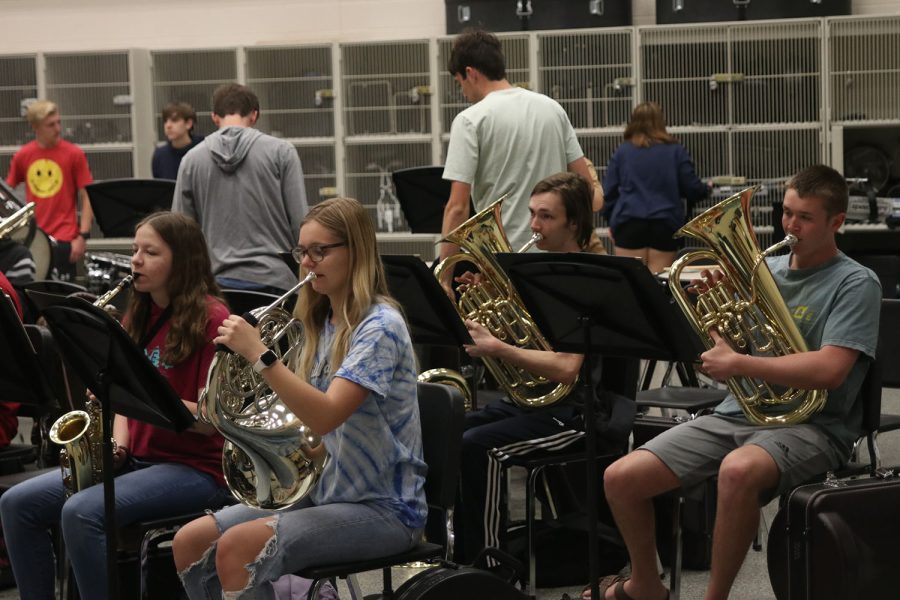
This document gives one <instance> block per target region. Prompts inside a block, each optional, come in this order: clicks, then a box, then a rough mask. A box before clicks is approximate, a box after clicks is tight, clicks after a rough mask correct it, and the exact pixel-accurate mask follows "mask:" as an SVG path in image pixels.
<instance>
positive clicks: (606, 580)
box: [581, 575, 628, 600]
mask: <svg viewBox="0 0 900 600" xmlns="http://www.w3.org/2000/svg"><path fill="white" fill-rule="evenodd" d="M626 581H628V577H623V576H622V575H607V576H605V577H603V578H601V579H600V581H599V582H597V585H598V588H599V589H598V592H599V594H600V598H601V600H602V598H603V596H604V595H606V590H608V589H609V588H611V587H613V586H615V585H616V584H618V583H620V582H621V583H625V582H626ZM590 589H591V584H587V585H586V586H584V589H582V590H581V597H582V598H584V594H585V593H586V592H588V591H589V590H590ZM592 600H593V599H592Z"/></svg>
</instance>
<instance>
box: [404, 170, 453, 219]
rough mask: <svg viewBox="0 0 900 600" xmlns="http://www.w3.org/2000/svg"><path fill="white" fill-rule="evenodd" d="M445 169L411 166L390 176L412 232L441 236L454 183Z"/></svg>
mask: <svg viewBox="0 0 900 600" xmlns="http://www.w3.org/2000/svg"><path fill="white" fill-rule="evenodd" d="M443 177H444V167H412V168H410V169H400V170H399V171H394V172H393V173H391V179H392V180H393V182H394V189H395V190H397V201H398V202H399V203H400V208H401V209H402V210H403V216H404V217H405V218H406V222H407V223H409V228H410V230H411V231H412V232H413V233H440V232H441V225H442V224H443V222H444V206H445V205H446V204H447V200H449V199H450V185H451V182H450V181H448V180H446V179H444V178H443Z"/></svg>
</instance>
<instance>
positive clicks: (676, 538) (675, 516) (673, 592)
mask: <svg viewBox="0 0 900 600" xmlns="http://www.w3.org/2000/svg"><path fill="white" fill-rule="evenodd" d="M683 503H684V496H682V495H681V494H678V495H677V496H676V498H675V501H674V502H673V503H672V551H671V565H670V566H669V569H670V572H669V598H670V600H679V598H680V597H681V505H682V504H683Z"/></svg>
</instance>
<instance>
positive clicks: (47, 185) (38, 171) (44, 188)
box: [27, 158, 62, 198]
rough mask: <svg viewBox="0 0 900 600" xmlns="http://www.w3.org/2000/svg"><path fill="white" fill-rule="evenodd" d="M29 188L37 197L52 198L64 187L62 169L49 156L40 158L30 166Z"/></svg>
mask: <svg viewBox="0 0 900 600" xmlns="http://www.w3.org/2000/svg"><path fill="white" fill-rule="evenodd" d="M27 180H28V189H29V190H31V193H32V194H34V195H35V197H37V198H50V197H51V196H54V195H55V194H57V193H58V192H59V190H60V188H61V187H62V169H60V168H59V165H58V164H56V162H55V161H53V160H50V159H49V158H39V159H37V160H36V161H34V162H33V163H31V166H29V167H28V173H27Z"/></svg>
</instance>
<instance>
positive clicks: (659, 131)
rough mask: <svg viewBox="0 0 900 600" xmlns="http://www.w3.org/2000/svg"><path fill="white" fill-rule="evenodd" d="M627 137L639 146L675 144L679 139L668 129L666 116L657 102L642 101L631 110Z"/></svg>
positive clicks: (626, 128)
mask: <svg viewBox="0 0 900 600" xmlns="http://www.w3.org/2000/svg"><path fill="white" fill-rule="evenodd" d="M625 139H626V140H628V141H630V142H631V143H632V144H634V145H635V146H637V147H638V148H649V147H650V145H651V144H673V143H675V142H676V141H677V140H676V139H675V138H674V137H672V136H671V135H669V132H668V131H666V117H665V115H663V110H662V107H661V106H660V105H659V104H657V103H656V102H641V103H640V104H638V105H637V106H635V107H634V110H633V111H632V112H631V120H630V121H628V126H627V127H625Z"/></svg>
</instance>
